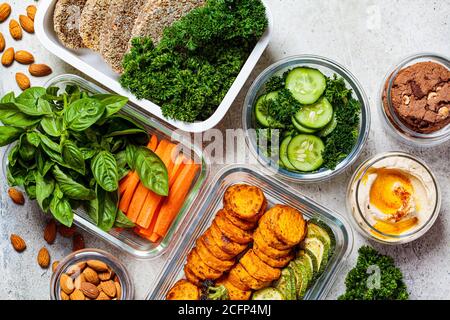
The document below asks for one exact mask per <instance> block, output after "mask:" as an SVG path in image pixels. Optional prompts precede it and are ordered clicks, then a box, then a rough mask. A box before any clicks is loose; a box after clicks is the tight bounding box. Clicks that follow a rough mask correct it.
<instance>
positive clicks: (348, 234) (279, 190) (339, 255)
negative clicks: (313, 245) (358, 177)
mask: <svg viewBox="0 0 450 320" xmlns="http://www.w3.org/2000/svg"><path fill="white" fill-rule="evenodd" d="M238 183H245V184H250V185H255V186H258V187H259V188H261V190H262V191H263V192H264V194H265V196H266V198H267V200H268V202H269V207H270V206H273V205H274V204H285V205H289V206H292V207H294V208H296V209H298V210H299V211H300V212H302V213H303V215H304V216H305V219H307V220H309V219H311V218H318V219H320V220H322V221H323V222H324V223H326V224H327V225H328V226H329V227H330V228H331V229H332V230H333V232H334V235H335V237H336V249H335V251H334V254H333V255H332V256H331V257H330V260H329V262H328V264H327V266H326V268H325V271H324V272H323V274H322V275H321V276H320V277H319V278H318V279H317V281H316V282H315V283H314V285H313V286H312V287H311V288H310V289H309V290H308V292H307V294H306V296H305V298H304V299H307V300H317V299H325V297H326V295H327V294H328V292H329V290H330V288H331V287H332V285H333V283H334V281H335V280H336V277H337V275H338V273H339V271H340V270H341V268H342V266H343V263H344V261H345V260H346V259H347V258H348V256H349V254H350V252H351V250H352V248H353V231H352V229H351V228H350V224H349V222H347V220H346V219H345V218H344V217H342V216H341V215H340V214H338V213H336V212H334V211H332V210H330V209H327V208H325V207H323V206H321V205H320V204H318V203H316V202H314V201H312V200H310V199H309V198H307V197H305V196H302V195H300V194H299V193H298V191H296V190H294V189H292V188H291V187H290V186H288V185H286V184H284V183H283V182H281V181H279V180H277V179H275V178H273V177H270V176H267V175H264V174H262V173H261V171H260V170H259V167H253V166H247V165H245V166H243V165H230V166H227V167H225V168H223V169H222V170H221V171H220V172H219V173H217V175H216V176H215V177H214V179H213V180H211V184H210V185H209V187H208V190H207V191H206V192H205V194H204V196H203V198H202V200H201V203H200V204H199V205H198V206H197V207H196V211H197V212H198V213H197V216H196V219H195V221H193V223H192V226H191V228H190V229H189V230H188V232H187V234H186V239H187V240H186V241H184V242H183V243H182V244H180V246H179V247H178V248H177V250H176V251H174V252H172V254H171V255H170V257H169V259H168V260H167V262H166V264H165V265H164V267H163V270H162V272H161V273H160V275H159V276H158V278H157V280H156V282H155V286H154V289H152V290H151V291H150V292H149V294H148V296H147V299H149V300H162V299H165V296H166V294H167V292H168V291H169V290H170V288H171V287H172V286H173V285H174V284H175V282H176V281H177V280H179V279H181V278H183V276H184V273H183V266H184V264H185V263H186V257H187V255H188V254H189V251H190V250H191V249H192V248H193V247H194V245H195V241H196V240H197V238H198V237H200V235H201V234H203V232H204V231H205V230H206V229H207V228H208V227H209V226H210V224H211V221H212V220H213V219H214V217H215V214H216V213H217V211H218V210H219V209H221V208H222V207H223V203H222V199H223V195H224V192H225V190H226V189H227V188H228V187H229V186H231V185H234V184H238Z"/></svg>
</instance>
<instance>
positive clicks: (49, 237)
mask: <svg viewBox="0 0 450 320" xmlns="http://www.w3.org/2000/svg"><path fill="white" fill-rule="evenodd" d="M55 239H56V222H55V220H53V219H52V220H50V221H49V222H48V223H47V225H46V226H45V229H44V240H45V241H47V243H48V244H53V243H54V242H55Z"/></svg>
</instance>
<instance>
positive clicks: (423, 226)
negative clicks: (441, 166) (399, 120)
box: [347, 152, 441, 244]
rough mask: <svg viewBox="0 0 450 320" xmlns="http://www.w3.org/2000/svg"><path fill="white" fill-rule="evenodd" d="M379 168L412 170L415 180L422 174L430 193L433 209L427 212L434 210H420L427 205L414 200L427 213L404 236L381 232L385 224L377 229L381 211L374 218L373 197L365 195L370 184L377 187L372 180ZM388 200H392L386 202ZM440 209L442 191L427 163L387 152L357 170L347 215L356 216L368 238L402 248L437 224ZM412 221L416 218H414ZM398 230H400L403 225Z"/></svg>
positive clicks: (350, 190) (401, 153) (407, 155)
mask: <svg viewBox="0 0 450 320" xmlns="http://www.w3.org/2000/svg"><path fill="white" fill-rule="evenodd" d="M402 163H404V164H403V165H402ZM379 168H394V169H395V168H400V169H402V170H411V171H410V172H411V174H414V175H415V176H417V174H419V173H421V176H422V177H421V178H422V179H423V182H424V184H426V185H427V187H428V189H429V192H427V193H426V194H427V195H429V196H427V197H426V198H427V199H429V201H430V203H429V205H427V208H430V210H420V207H423V206H424V204H423V203H421V202H420V201H417V199H415V200H414V201H415V204H414V205H415V206H416V205H418V206H419V207H416V208H418V210H420V211H424V212H423V213H422V214H421V213H420V212H419V213H417V216H418V223H417V224H416V226H413V227H411V228H409V229H406V228H405V229H404V232H400V231H401V230H402V229H401V228H399V229H395V231H394V229H386V228H385V229H384V230H383V231H381V230H380V227H381V226H383V224H380V226H379V227H377V224H376V222H378V221H380V220H379V219H374V217H379V216H378V214H377V212H378V211H373V214H372V213H371V212H372V211H371V210H372V209H371V206H372V205H371V206H370V207H369V203H370V202H369V200H368V199H369V198H368V197H369V195H368V196H367V197H365V196H364V195H365V194H366V192H364V191H367V190H366V189H365V188H367V185H368V183H373V182H371V180H369V179H370V178H369V175H370V174H372V173H373V172H375V173H377V171H374V170H379ZM400 177H401V176H400ZM415 179H417V178H415ZM396 183H397V182H396ZM372 186H373V184H372ZM371 188H372V187H371ZM371 188H370V190H371ZM417 191H419V190H417ZM364 199H366V200H364ZM385 200H388V199H386V198H385ZM440 208H441V190H440V188H439V185H438V182H437V180H436V177H435V176H434V174H433V172H432V171H431V169H430V168H429V167H428V166H427V165H426V164H425V163H424V162H423V161H421V160H419V159H417V157H414V156H411V155H409V154H407V153H403V152H386V153H382V154H379V155H376V156H375V157H373V158H370V159H368V160H366V161H365V162H363V163H362V164H361V165H360V166H359V168H358V169H357V170H356V172H355V173H354V175H353V177H352V179H351V180H350V183H349V185H348V188H347V211H348V212H349V213H350V214H351V216H352V222H353V223H352V224H353V226H354V227H355V228H356V230H358V231H359V233H360V234H361V235H363V236H364V237H366V238H368V239H371V240H375V241H377V242H380V243H385V244H402V243H407V242H411V241H413V240H416V239H418V238H419V237H421V236H423V235H424V234H425V233H426V232H427V231H428V230H429V229H430V228H431V226H432V225H433V224H434V222H435V221H436V219H437V216H438V215H439V211H440ZM366 209H367V211H366ZM364 212H366V214H364ZM428 213H429V216H428V217H423V214H428ZM410 217H414V216H412V215H411V216H410ZM406 219H408V216H406ZM399 221H400V220H399ZM400 223H401V221H400ZM398 226H399V227H400V225H398ZM386 230H389V231H386ZM391 230H392V231H391Z"/></svg>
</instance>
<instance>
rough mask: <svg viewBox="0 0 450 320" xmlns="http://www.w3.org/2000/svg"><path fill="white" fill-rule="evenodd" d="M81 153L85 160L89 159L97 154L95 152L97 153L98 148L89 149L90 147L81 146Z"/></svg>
mask: <svg viewBox="0 0 450 320" xmlns="http://www.w3.org/2000/svg"><path fill="white" fill-rule="evenodd" d="M80 151H81V154H82V155H83V159H84V160H89V159H91V158H92V157H94V156H95V154H96V153H97V151H96V150H94V149H89V148H80Z"/></svg>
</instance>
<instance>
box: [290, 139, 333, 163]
mask: <svg viewBox="0 0 450 320" xmlns="http://www.w3.org/2000/svg"><path fill="white" fill-rule="evenodd" d="M324 149H325V145H324V144H323V142H322V140H321V139H320V138H318V137H316V136H313V135H309V134H300V135H298V136H295V137H294V138H292V140H291V142H290V143H289V145H288V148H287V157H288V160H289V162H290V163H291V164H292V165H293V166H294V167H295V168H296V169H297V170H300V171H314V170H316V169H318V168H320V166H321V165H322V164H323V158H322V152H323V150H324Z"/></svg>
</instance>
